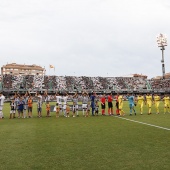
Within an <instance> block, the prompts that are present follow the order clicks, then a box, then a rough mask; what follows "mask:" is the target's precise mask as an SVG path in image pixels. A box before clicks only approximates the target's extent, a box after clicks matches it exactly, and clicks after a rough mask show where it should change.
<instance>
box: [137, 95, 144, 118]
mask: <svg viewBox="0 0 170 170" xmlns="http://www.w3.org/2000/svg"><path fill="white" fill-rule="evenodd" d="M144 101H145V99H144V96H142V95H141V94H139V96H138V97H137V105H139V108H140V114H141V115H142V114H143V104H144Z"/></svg>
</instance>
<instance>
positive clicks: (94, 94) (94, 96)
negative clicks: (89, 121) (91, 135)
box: [86, 92, 96, 116]
mask: <svg viewBox="0 0 170 170" xmlns="http://www.w3.org/2000/svg"><path fill="white" fill-rule="evenodd" d="M95 98H96V93H95V92H93V93H92V95H91V96H90V100H91V108H92V116H94V111H95ZM87 108H88V107H87ZM86 115H87V114H86Z"/></svg>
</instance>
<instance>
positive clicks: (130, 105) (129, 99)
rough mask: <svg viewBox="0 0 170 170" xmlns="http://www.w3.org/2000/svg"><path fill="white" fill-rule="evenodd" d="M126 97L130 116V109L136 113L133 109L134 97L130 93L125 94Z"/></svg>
mask: <svg viewBox="0 0 170 170" xmlns="http://www.w3.org/2000/svg"><path fill="white" fill-rule="evenodd" d="M127 99H128V102H129V108H130V116H132V110H133V111H134V114H135V115H136V111H135V108H134V106H135V98H134V96H133V95H132V94H127Z"/></svg>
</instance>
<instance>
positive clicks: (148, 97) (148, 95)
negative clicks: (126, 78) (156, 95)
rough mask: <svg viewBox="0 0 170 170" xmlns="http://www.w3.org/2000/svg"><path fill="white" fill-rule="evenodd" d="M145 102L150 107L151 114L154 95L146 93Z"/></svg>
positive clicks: (149, 112)
mask: <svg viewBox="0 0 170 170" xmlns="http://www.w3.org/2000/svg"><path fill="white" fill-rule="evenodd" d="M145 104H146V105H147V107H148V115H150V114H151V110H152V95H151V94H149V93H148V94H147V95H146V101H145Z"/></svg>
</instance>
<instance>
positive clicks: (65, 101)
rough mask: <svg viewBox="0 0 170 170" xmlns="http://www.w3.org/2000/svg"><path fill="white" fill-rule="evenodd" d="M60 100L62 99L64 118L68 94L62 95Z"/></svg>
mask: <svg viewBox="0 0 170 170" xmlns="http://www.w3.org/2000/svg"><path fill="white" fill-rule="evenodd" d="M62 99H63V111H64V116H66V105H67V99H68V94H67V93H64V94H63V97H62Z"/></svg>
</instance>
